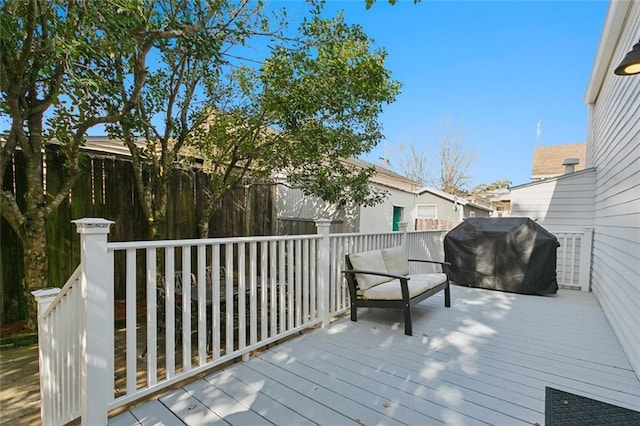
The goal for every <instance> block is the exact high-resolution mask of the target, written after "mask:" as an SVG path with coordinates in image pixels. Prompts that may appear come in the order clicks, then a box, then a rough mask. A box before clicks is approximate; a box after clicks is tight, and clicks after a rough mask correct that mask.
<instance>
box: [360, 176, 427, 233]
mask: <svg viewBox="0 0 640 426" xmlns="http://www.w3.org/2000/svg"><path fill="white" fill-rule="evenodd" d="M373 186H374V187H376V188H378V189H383V190H385V191H387V192H388V193H389V196H388V197H387V198H386V199H385V200H384V201H383V202H382V203H380V204H376V205H375V206H373V207H362V208H361V209H360V224H359V225H360V226H359V232H362V233H365V234H367V233H370V232H385V231H389V232H391V231H392V230H393V207H394V206H398V207H403V212H402V222H407V223H408V225H409V226H408V228H407V229H408V230H409V231H413V230H414V229H415V226H414V222H415V205H416V196H415V194H413V193H411V192H407V191H403V190H399V189H395V188H389V187H386V186H382V185H376V184H374V185H373Z"/></svg>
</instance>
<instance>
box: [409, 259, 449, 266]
mask: <svg viewBox="0 0 640 426" xmlns="http://www.w3.org/2000/svg"><path fill="white" fill-rule="evenodd" d="M407 260H408V261H409V262H423V263H435V264H437V265H442V266H451V263H450V262H438V261H437V260H428V259H407Z"/></svg>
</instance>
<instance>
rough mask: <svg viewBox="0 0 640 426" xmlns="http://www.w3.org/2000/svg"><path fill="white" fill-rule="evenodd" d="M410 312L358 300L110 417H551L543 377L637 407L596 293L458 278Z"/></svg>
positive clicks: (300, 420) (633, 383)
mask: <svg viewBox="0 0 640 426" xmlns="http://www.w3.org/2000/svg"><path fill="white" fill-rule="evenodd" d="M413 321H414V325H413V329H414V335H413V336H405V335H404V334H403V323H402V316H401V314H400V312H399V311H393V310H381V309H361V310H359V318H358V322H351V321H349V320H348V318H346V317H345V318H341V319H339V320H337V321H335V322H334V323H332V324H331V326H330V327H327V328H325V329H318V330H313V331H309V332H306V333H304V334H303V335H301V336H299V337H296V338H294V339H291V340H289V341H287V342H286V343H283V344H281V345H278V346H275V347H273V348H271V349H269V350H266V351H264V352H262V353H259V354H258V355H256V356H255V357H253V358H251V359H250V360H249V361H248V362H243V363H238V364H235V365H232V366H231V367H228V368H226V369H225V370H222V371H218V372H216V373H213V374H212V375H210V376H208V377H205V378H204V379H200V380H197V381H194V382H192V383H190V384H189V385H187V386H184V387H183V388H182V389H179V390H177V391H173V392H171V393H169V394H167V395H165V396H163V397H160V398H159V401H152V402H150V403H148V404H146V405H142V406H141V407H137V408H135V409H132V410H131V413H123V414H121V415H120V416H123V417H122V418H120V417H116V418H114V419H111V421H110V424H116V423H115V422H116V421H118V420H120V421H122V422H124V424H130V423H131V421H132V417H131V416H133V420H135V419H137V421H139V423H140V424H149V422H148V419H154V417H153V416H156V417H155V418H156V419H159V423H158V424H162V423H163V421H162V419H163V418H164V417H163V416H167V415H169V416H168V417H166V419H167V421H171V420H172V419H177V418H176V417H173V418H172V417H171V416H170V415H171V413H170V411H169V409H171V411H173V412H174V413H175V415H176V416H178V417H180V418H182V419H183V421H184V423H186V424H203V422H204V421H205V420H207V421H206V423H207V424H213V423H214V422H215V421H220V422H221V423H220V424H226V423H230V424H276V425H279V424H283V425H284V424H286V425H288V424H327V425H341V424H354V423H355V424H358V423H361V424H381V425H415V424H453V425H458V424H460V425H465V424H474V425H475V424H498V425H501V424H509V425H517V424H534V423H536V422H538V423H540V424H543V423H544V398H545V391H544V389H545V386H551V387H554V388H558V389H562V390H566V391H569V392H573V393H577V394H580V395H584V396H587V397H590V398H594V399H598V400H601V401H605V402H609V403H612V404H616V405H620V406H623V407H626V408H630V409H634V410H639V411H640V381H638V378H637V376H636V375H635V373H634V372H633V370H632V369H631V366H630V365H629V362H628V360H627V358H626V357H625V355H624V352H623V351H622V348H621V347H620V344H619V343H618V341H617V339H616V337H615V335H614V333H613V331H612V330H611V327H610V326H609V324H608V323H607V321H606V318H605V317H604V315H603V313H602V310H601V309H600V306H599V305H598V302H597V300H596V299H595V298H594V296H593V295H592V294H590V293H582V292H579V291H575V290H561V291H560V292H559V293H558V295H556V296H552V297H539V296H524V295H515V294H509V293H501V292H493V291H488V290H481V289H469V288H465V287H458V286H453V288H452V306H451V308H450V309H447V308H444V307H443V298H442V296H441V295H436V296H434V297H432V298H429V299H427V300H425V301H423V302H422V303H421V304H419V305H417V306H416V307H415V309H413ZM143 407H144V409H143ZM167 407H168V408H167ZM154 410H157V411H158V412H159V414H153V413H154ZM163 410H164V411H163ZM124 416H128V417H127V418H126V419H125V418H124ZM198 416H200V417H198ZM207 416H209V417H207ZM145 419H147V420H145ZM209 420H211V422H209ZM198 422H199V423H198ZM134 424H135V423H134ZM164 424H169V423H164Z"/></svg>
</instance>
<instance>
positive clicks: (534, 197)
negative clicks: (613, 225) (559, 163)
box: [511, 168, 596, 232]
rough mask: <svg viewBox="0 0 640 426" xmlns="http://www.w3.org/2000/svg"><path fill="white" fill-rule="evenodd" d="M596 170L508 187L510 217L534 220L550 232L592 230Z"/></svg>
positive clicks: (590, 169)
mask: <svg viewBox="0 0 640 426" xmlns="http://www.w3.org/2000/svg"><path fill="white" fill-rule="evenodd" d="M595 178H596V170H595V169H593V168H589V169H586V170H581V171H579V172H574V173H567V174H564V175H561V176H557V177H554V178H548V179H544V180H538V181H534V182H530V183H526V184H523V185H518V186H513V187H511V214H512V215H513V216H526V217H530V218H531V219H534V220H536V221H537V222H538V223H540V224H541V225H542V226H544V227H545V228H547V229H548V230H549V231H551V232H563V231H567V232H571V231H583V230H584V228H585V227H586V226H593V203H594V188H595Z"/></svg>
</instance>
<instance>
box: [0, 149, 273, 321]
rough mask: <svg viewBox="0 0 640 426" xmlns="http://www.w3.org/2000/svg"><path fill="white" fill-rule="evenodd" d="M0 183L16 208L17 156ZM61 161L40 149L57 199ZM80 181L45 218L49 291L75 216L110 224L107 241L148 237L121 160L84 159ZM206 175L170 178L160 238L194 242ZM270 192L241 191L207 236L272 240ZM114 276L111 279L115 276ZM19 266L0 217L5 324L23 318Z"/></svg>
mask: <svg viewBox="0 0 640 426" xmlns="http://www.w3.org/2000/svg"><path fill="white" fill-rule="evenodd" d="M12 161H13V163H12V165H11V167H8V172H7V175H6V176H5V177H4V181H3V189H4V190H6V191H10V192H11V193H13V194H14V195H15V197H16V200H18V203H19V204H21V203H22V200H23V198H24V194H25V192H26V186H25V185H26V184H25V181H26V179H25V165H24V159H23V158H22V153H21V152H20V151H18V152H16V154H15V156H14V158H13V160H12ZM64 161H65V160H64V157H63V156H62V155H60V153H59V151H58V149H57V148H51V147H50V148H47V151H46V163H45V165H44V170H45V187H46V189H47V192H49V193H56V192H57V191H58V190H59V188H60V187H61V185H62V182H63V179H64V174H65V166H64ZM81 163H82V164H83V166H82V174H81V176H80V178H79V179H78V180H77V182H76V184H75V186H74V187H73V190H72V191H71V194H70V195H69V197H68V199H67V200H66V201H65V202H63V203H62V204H61V205H60V207H59V208H58V209H57V210H56V211H54V212H53V213H52V214H51V215H50V216H49V217H48V219H47V254H48V267H49V268H48V269H49V285H51V286H58V285H61V284H62V283H64V282H65V281H66V279H67V277H69V276H70V275H71V274H72V272H73V271H74V269H75V268H76V266H77V265H78V263H79V261H80V259H79V253H80V250H79V241H80V240H79V238H78V234H77V233H76V232H75V231H74V229H73V226H71V224H70V223H71V221H72V220H73V219H77V218H81V217H107V218H109V219H111V220H113V221H114V222H115V224H114V225H113V228H112V230H111V233H110V238H111V240H112V241H136V240H144V239H147V238H148V227H147V223H146V220H145V218H144V215H143V212H142V208H141V205H140V201H139V198H138V193H137V191H136V188H135V182H134V176H133V167H132V163H131V161H130V160H129V159H128V158H125V157H116V156H114V155H110V156H106V155H104V153H103V154H93V153H92V154H89V153H85V154H83V156H82V161H81ZM207 179H208V177H207V175H206V174H204V173H202V172H200V171H198V170H197V169H195V168H181V169H179V170H178V171H176V173H175V174H174V175H173V178H172V180H171V184H170V190H169V203H168V206H169V209H168V212H167V235H166V237H167V238H196V237H198V226H197V225H198V221H199V219H200V216H201V212H202V210H203V208H204V207H205V203H206V196H205V188H206V184H207ZM274 206H275V203H274V200H273V191H272V189H271V188H270V187H269V186H255V187H250V188H240V189H236V190H234V191H232V192H231V193H230V194H228V195H227V196H226V197H225V198H224V199H223V200H222V201H221V202H220V208H219V209H218V211H217V212H216V213H215V214H214V216H213V217H212V219H211V221H210V223H209V229H210V231H209V234H210V236H213V237H226V236H249V235H273V233H274V231H275V226H276V225H275V220H274V217H275V216H274V215H275V211H274ZM122 273H123V272H122V271H121V270H116V271H115V274H116V275H122ZM23 277H24V265H23V262H22V245H21V244H20V241H19V240H18V237H17V235H16V234H15V232H14V231H13V229H11V227H10V226H9V224H8V223H7V222H6V221H5V220H4V219H2V218H0V287H1V288H0V315H1V318H2V319H3V320H4V321H14V320H19V319H23V318H24V314H25V300H24V298H23V291H22V279H23ZM124 291H125V289H124V287H116V288H115V294H116V296H117V297H124Z"/></svg>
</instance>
